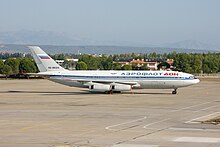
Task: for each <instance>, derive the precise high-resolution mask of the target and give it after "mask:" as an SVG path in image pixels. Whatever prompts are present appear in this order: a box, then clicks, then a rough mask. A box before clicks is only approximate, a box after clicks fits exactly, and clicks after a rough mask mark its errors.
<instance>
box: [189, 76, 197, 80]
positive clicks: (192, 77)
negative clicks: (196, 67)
mask: <svg viewBox="0 0 220 147" xmlns="http://www.w3.org/2000/svg"><path fill="white" fill-rule="evenodd" d="M189 78H190V79H197V78H196V77H195V76H190V77H189Z"/></svg>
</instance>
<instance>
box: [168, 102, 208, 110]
mask: <svg viewBox="0 0 220 147" xmlns="http://www.w3.org/2000/svg"><path fill="white" fill-rule="evenodd" d="M209 103H212V102H205V103H201V104H197V105H192V106H188V107H184V108H180V109H177V110H172V112H177V111H181V110H186V109H189V108H193V107H197V106H202V105H206V104H209Z"/></svg>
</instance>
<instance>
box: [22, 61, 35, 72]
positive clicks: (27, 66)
mask: <svg viewBox="0 0 220 147" xmlns="http://www.w3.org/2000/svg"><path fill="white" fill-rule="evenodd" d="M19 72H20V73H35V72H37V67H36V65H35V63H34V62H33V61H32V59H28V58H23V59H21V61H20V65H19Z"/></svg>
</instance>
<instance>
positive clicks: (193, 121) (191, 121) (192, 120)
mask: <svg viewBox="0 0 220 147" xmlns="http://www.w3.org/2000/svg"><path fill="white" fill-rule="evenodd" d="M218 113H220V112H214V113H211V114H208V115H205V116H201V117H197V118H194V119H191V120H189V121H186V122H185V123H200V122H198V121H197V122H195V121H196V120H199V119H202V118H205V117H208V116H212V115H215V114H218Z"/></svg>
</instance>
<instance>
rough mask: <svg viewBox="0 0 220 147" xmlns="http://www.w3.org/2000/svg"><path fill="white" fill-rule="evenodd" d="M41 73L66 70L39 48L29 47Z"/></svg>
mask: <svg viewBox="0 0 220 147" xmlns="http://www.w3.org/2000/svg"><path fill="white" fill-rule="evenodd" d="M29 49H30V50H31V53H32V55H33V58H34V60H35V62H36V64H37V67H38V69H39V70H40V72H47V71H61V70H65V69H64V68H62V67H61V66H60V65H59V64H57V63H56V62H55V61H54V60H53V59H52V58H51V57H50V56H49V55H47V54H46V53H45V52H44V51H43V50H42V49H41V48H40V47H38V46H29Z"/></svg>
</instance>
